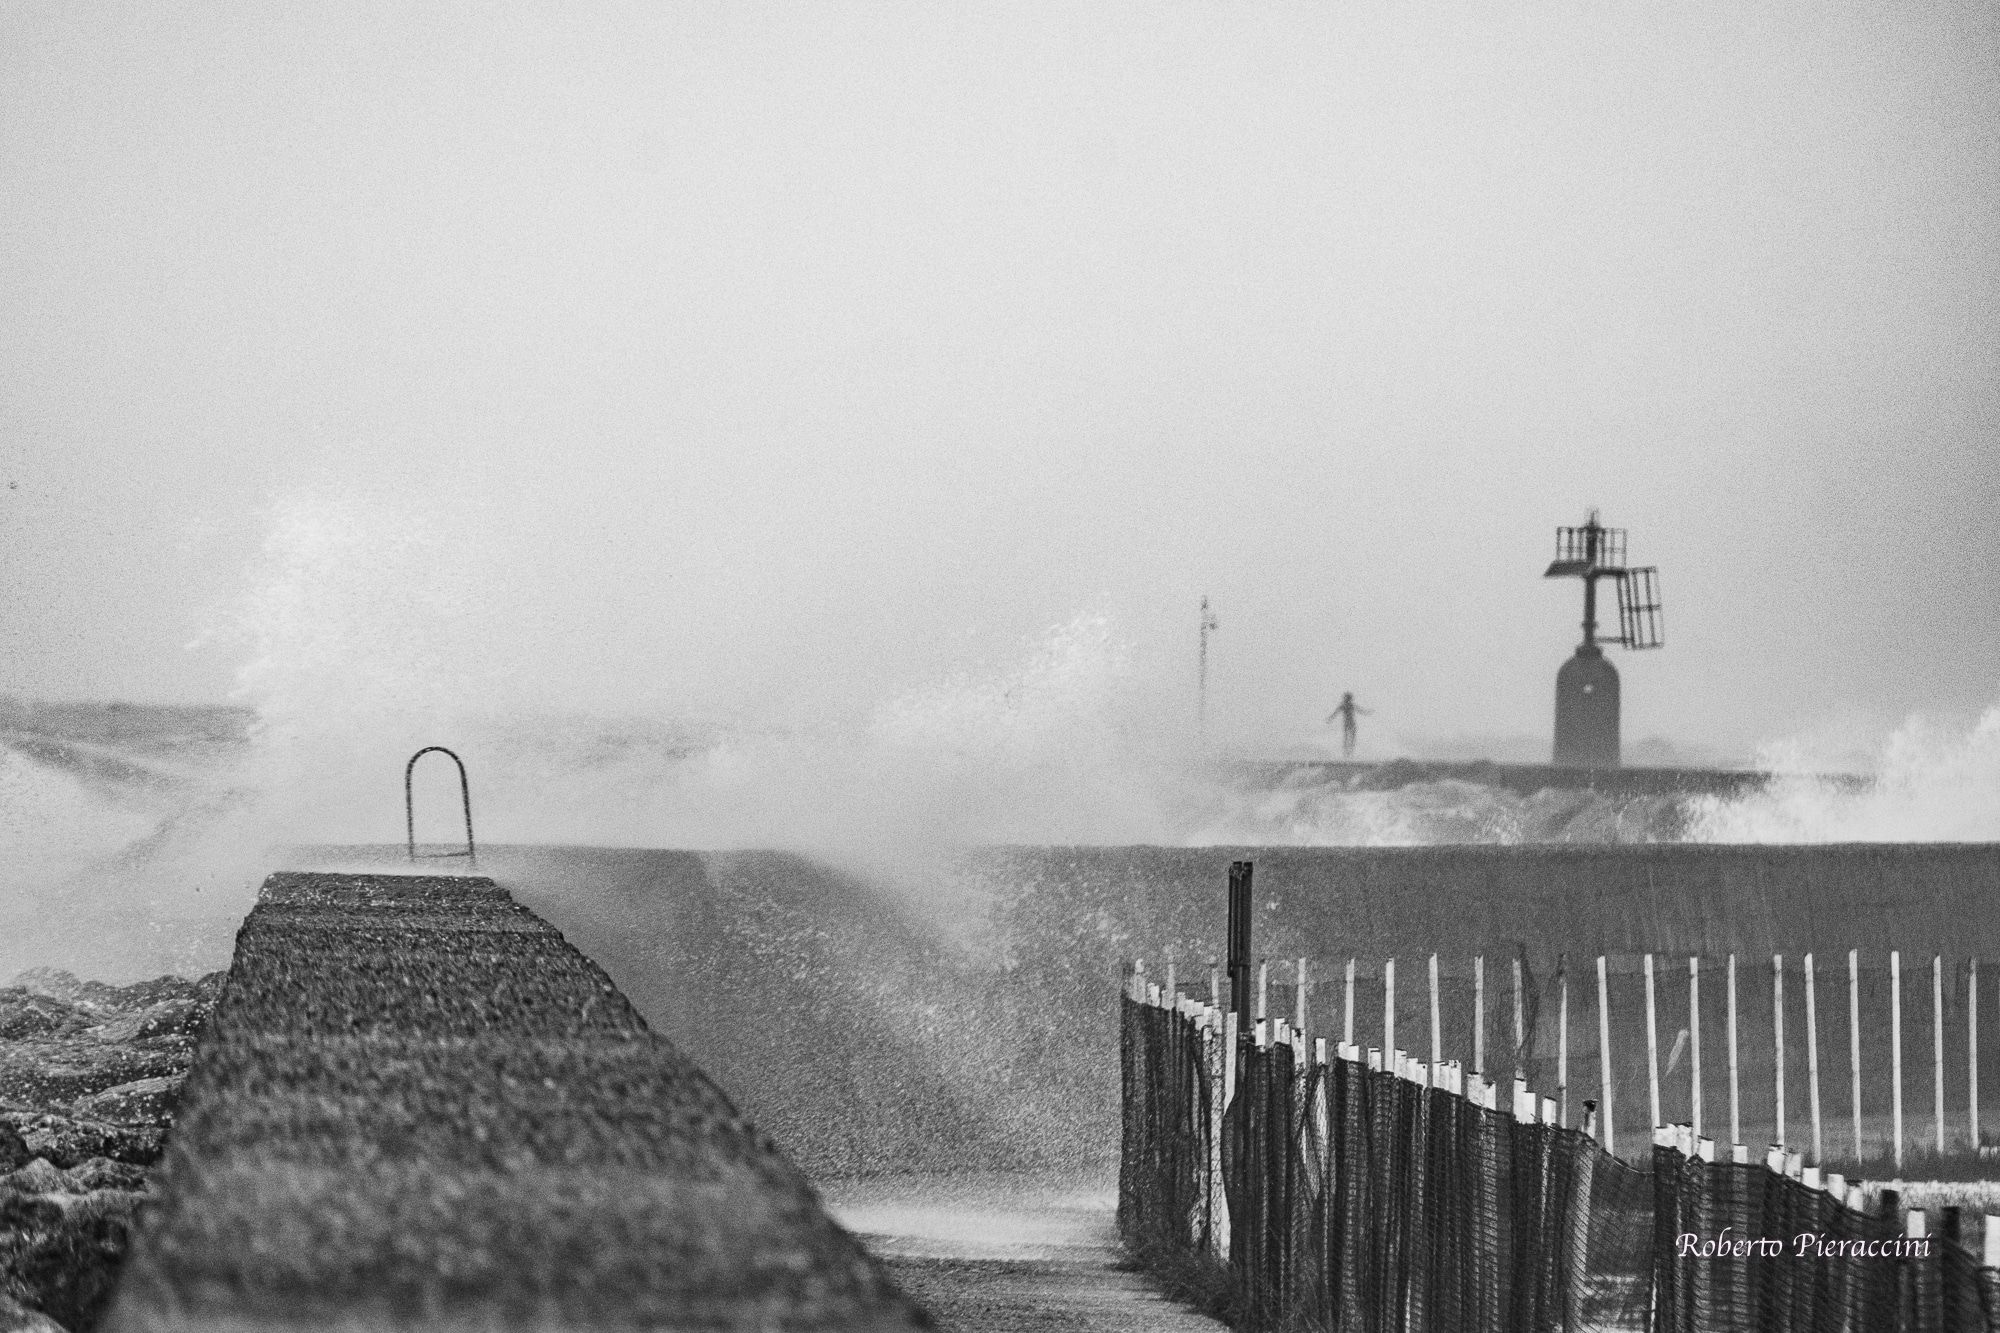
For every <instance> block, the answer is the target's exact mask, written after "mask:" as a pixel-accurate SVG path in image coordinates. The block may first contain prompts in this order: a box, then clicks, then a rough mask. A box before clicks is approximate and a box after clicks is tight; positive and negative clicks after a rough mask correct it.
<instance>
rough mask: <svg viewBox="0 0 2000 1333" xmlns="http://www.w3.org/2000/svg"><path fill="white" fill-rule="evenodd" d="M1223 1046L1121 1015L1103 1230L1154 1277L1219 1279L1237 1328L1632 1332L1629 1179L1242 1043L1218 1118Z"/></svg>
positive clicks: (1588, 1160) (1286, 1049) (1350, 1075)
mask: <svg viewBox="0 0 2000 1333" xmlns="http://www.w3.org/2000/svg"><path fill="white" fill-rule="evenodd" d="M1224 1047H1225V1042H1224V1040H1223V1039H1222V1037H1221V1036H1220V1034H1217V1033H1215V1032H1214V1031H1212V1030H1211V1029H1208V1028H1205V1027H1203V1026H1202V1025H1198V1024H1197V1023H1195V1022H1194V1021H1192V1020H1190V1019H1189V1018H1187V1017H1185V1016H1183V1015H1182V1014H1180V1013H1177V1012H1176V1011H1175V1010H1173V1009H1170V1008H1159V1007H1155V1006H1151V1005H1146V1004H1137V1003H1133V1002H1132V1001H1130V1000H1127V1001H1126V1002H1125V1005H1124V1041H1123V1051H1124V1082H1125V1090H1126V1096H1125V1100H1124V1107H1125V1125H1124V1128H1125V1148H1124V1155H1123V1158H1122V1161H1121V1172H1120V1178H1119V1223H1120V1227H1121V1229H1122V1231H1123V1232H1124V1234H1125V1236H1126V1238H1127V1241H1128V1243H1130V1244H1131V1245H1132V1246H1133V1247H1134V1249H1135V1250H1137V1251H1138V1252H1139V1253H1140V1254H1141V1256H1142V1257H1144V1258H1145V1259H1146V1260H1147V1262H1148V1263H1150V1264H1152V1265H1153V1266H1154V1267H1156V1268H1158V1267H1162V1266H1169V1267H1171V1266H1174V1265H1181V1266H1200V1265H1212V1266H1215V1267H1218V1268H1220V1267H1221V1266H1223V1265H1226V1267H1227V1272H1228V1274H1229V1276H1230V1278H1231V1279H1232V1281H1231V1288H1232V1293H1233V1297H1234V1300H1233V1302H1232V1304H1231V1306H1230V1309H1229V1311H1228V1313H1229V1314H1230V1316H1231V1320H1232V1322H1233V1323H1235V1324H1236V1326H1237V1327H1239V1328H1245V1329H1287V1330H1290V1329H1305V1330H1312V1329H1320V1330H1327V1331H1328V1333H1335V1331H1336V1330H1337V1331H1338V1333H1390V1331H1391V1330H1394V1331H1395V1333H1407V1331H1409V1330H1429V1329H1438V1330H1445V1329H1449V1330H1467V1331H1468V1333H1486V1331H1487V1330H1491V1331H1492V1333H1516V1331H1518V1333H1538V1331H1539V1330H1564V1331H1565V1333H1567V1331H1570V1330H1576V1331H1581V1330H1597V1329H1603V1330H1612V1329H1632V1330H1640V1329H1645V1328H1646V1327H1647V1320H1648V1313H1649V1309H1650V1305H1651V1294H1652V1279H1651V1274H1652V1264H1653V1227H1654V1218H1653V1195H1654V1193H1655V1191H1654V1186H1653V1182H1652V1179H1651V1175H1652V1172H1651V1170H1650V1169H1641V1168H1637V1167H1634V1166H1632V1165H1630V1164H1628V1163H1625V1162H1622V1161H1620V1160H1618V1159H1617V1158H1614V1157H1609V1156H1606V1155H1605V1154H1604V1153H1603V1151H1602V1150H1601V1149H1600V1148H1599V1147H1598V1145H1597V1144H1596V1142H1595V1141H1594V1140H1592V1139H1591V1138H1590V1137H1588V1136H1587V1135H1585V1134H1583V1133H1581V1132H1579V1131H1576V1130H1567V1129H1561V1128H1558V1127H1556V1126H1553V1125H1546V1124H1539V1123H1523V1122H1521V1121H1518V1120H1516V1119H1515V1118H1514V1117H1512V1116H1511V1115H1508V1114H1504V1113H1501V1112H1498V1111H1493V1110H1488V1109H1486V1108H1485V1107H1483V1106H1478V1105H1474V1104H1473V1103H1472V1102H1471V1101H1469V1100H1467V1099H1466V1098H1464V1097H1462V1096H1459V1095H1457V1094H1456V1093H1453V1092H1449V1091H1445V1090H1443V1089H1435V1088H1429V1087H1426V1086H1424V1085H1423V1084H1421V1083H1418V1082H1413V1081H1411V1080H1409V1079H1405V1078H1399V1077H1397V1076H1396V1075H1395V1074H1393V1073H1385V1072H1382V1071H1378V1070H1372V1069H1370V1068H1368V1067H1367V1066H1366V1065H1364V1064H1361V1063H1359V1062H1356V1061H1352V1060H1332V1061H1328V1062H1327V1063H1324V1064H1321V1063H1318V1062H1317V1061H1316V1060H1315V1059H1313V1058H1312V1057H1311V1055H1310V1054H1309V1053H1305V1052H1303V1051H1302V1050H1301V1049H1300V1048H1296V1047H1294V1046H1293V1045H1292V1044H1290V1043H1283V1042H1280V1043H1274V1044H1270V1045H1267V1046H1262V1047H1259V1046H1256V1045H1253V1044H1251V1043H1248V1042H1246V1043H1244V1045H1243V1047H1242V1049H1240V1050H1239V1051H1238V1052H1237V1067H1236V1070H1235V1075H1234V1078H1235V1087H1234V1089H1233V1091H1234V1096H1233V1097H1232V1098H1230V1099H1229V1102H1228V1105H1227V1108H1226V1109H1225V1108H1224V1106H1223V1098H1222V1095H1221V1094H1222V1092H1223V1090H1224V1089H1223V1085H1224V1084H1225V1083H1226V1082H1227V1081H1228V1077H1229V1071H1227V1070H1225V1069H1224V1067H1223V1066H1224ZM1218 1127H1219V1128H1220V1130H1221V1133H1220V1134H1216V1133H1214V1132H1213V1131H1214V1130H1215V1129H1216V1128H1218ZM1217 1182H1219V1188H1218V1184H1217Z"/></svg>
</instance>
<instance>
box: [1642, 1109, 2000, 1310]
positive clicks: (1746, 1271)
mask: <svg viewBox="0 0 2000 1333" xmlns="http://www.w3.org/2000/svg"><path fill="white" fill-rule="evenodd" d="M1653 1155H1654V1165H1653V1179H1654V1182H1655V1194H1654V1206H1653V1215H1654V1223H1653V1225H1654V1253H1655V1256H1656V1264H1655V1276H1654V1288H1655V1292H1656V1296H1657V1309H1656V1314H1657V1328H1658V1329H1659V1330H1660V1333H1706V1331H1707V1330H1724V1329H1731V1330H1733V1329H1776V1330H1811V1331H1812V1333H1821V1331H1822V1330H1826V1331H1829V1333H1830V1331H1832V1330H1840V1331H1841V1333H1849V1331H1850V1330H1851V1331H1852V1333H1875V1330H1882V1331H1883V1333H1986V1330H1988V1329H1989V1328H1993V1327H1996V1326H2000V1325H1996V1323H1995V1321H1994V1317H1993V1316H1994V1313H1995V1309H1996V1307H1995V1305H1994V1296H1995V1287H1994V1280H1995V1276H1996V1270H1993V1269H1982V1268H1981V1267H1980V1266H1979V1264H1978V1262H1977V1261H1976V1260H1974V1258H1973V1256H1972V1255H1971V1254H1970V1253H1969V1252H1968V1251H1967V1250H1966V1249H1965V1248H1964V1247H1963V1246H1961V1245H1960V1244H1959V1243H1958V1242H1957V1241H1956V1239H1955V1238H1953V1237H1951V1236H1950V1235H1948V1234H1945V1235H1930V1236H1925V1237H1922V1238H1912V1237H1910V1236H1909V1235H1908V1231H1909V1230H1910V1228H1909V1227H1908V1226H1907V1224H1906V1219H1905V1218H1904V1217H1903V1216H1902V1215H1901V1214H1900V1212H1899V1210H1897V1209H1895V1208H1893V1207H1891V1208H1889V1209H1885V1210H1884V1211H1883V1212H1881V1213H1877V1214H1871V1213H1867V1212H1863V1211H1862V1210H1860V1209H1858V1208H1850V1207H1848V1206H1847V1205H1846V1203H1844V1202H1843V1201H1841V1200H1840V1199H1839V1198H1837V1197H1836V1196H1835V1195H1834V1194H1832V1193H1829V1192H1827V1191H1826V1190H1823V1189H1819V1188H1815V1187H1812V1186H1809V1185H1807V1184H1805V1183H1803V1182H1801V1181H1799V1180H1795V1179H1792V1178H1790V1177H1788V1176H1786V1175H1783V1174H1780V1173H1778V1172H1776V1171H1771V1170H1767V1169H1766V1168H1765V1167H1764V1166H1763V1165H1762V1164H1746V1163H1733V1164H1732V1163H1718V1162H1708V1161H1703V1160H1702V1159H1701V1158H1700V1157H1699V1156H1690V1155H1687V1154H1684V1153H1682V1152H1680V1151H1678V1150H1676V1149H1675V1148H1672V1147H1656V1148H1655V1149H1654V1150H1653ZM1913 1216H1914V1215H1913Z"/></svg>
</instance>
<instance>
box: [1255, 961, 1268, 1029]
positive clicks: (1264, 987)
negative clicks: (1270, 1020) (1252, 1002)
mask: <svg viewBox="0 0 2000 1333" xmlns="http://www.w3.org/2000/svg"><path fill="white" fill-rule="evenodd" d="M1270 998H1271V960H1270V959H1268V958H1259V959H1258V960H1257V1021H1258V1022H1259V1023H1261V1022H1263V1021H1264V1019H1265V1011H1266V1008H1267V1005H1268V1001H1269V1000H1270Z"/></svg>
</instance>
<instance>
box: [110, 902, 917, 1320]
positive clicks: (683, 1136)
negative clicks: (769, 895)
mask: <svg viewBox="0 0 2000 1333" xmlns="http://www.w3.org/2000/svg"><path fill="white" fill-rule="evenodd" d="M162 1196H163V1197H162V1200H161V1202H160V1204H159V1205H158V1207H157V1208H156V1209H155V1210H153V1211H152V1212H151V1213H150V1214H149V1216H148V1217H147V1219H146V1221H145V1223H144V1225H143V1226H142V1227H141V1229H140V1231H139V1233H138V1234H137V1236H136V1237H135V1238H134V1243H133V1249H132V1253H131V1256H130V1259H129V1261H128V1266H127V1268H126V1271H125V1275H124V1278H123V1281H122V1284H121V1287H120V1289H119V1294H118V1296H117V1299H116V1303H115V1305H114V1307H113V1309H112V1312H111V1315H110V1317H109V1319H108V1321H107V1324H106V1327H108V1328H110V1329H114V1330H141V1329H145V1330H154V1329H170V1328H171V1329H185V1328H196V1327H199V1328H267V1327H276V1326H279V1325H283V1326H285V1327H288V1328H310V1327H324V1328H332V1327H341V1328H356V1327H371V1328H380V1327H407V1326H416V1325H422V1326H424V1327H467V1328H471V1327H478V1328H490V1327H499V1326H509V1327H526V1326H533V1327H536V1328H551V1329H553V1328H564V1327H576V1328H584V1327H588V1328H642V1327H643V1328H753V1327H754V1328H765V1327H785V1328H800V1329H871V1330H872V1329H911V1328H923V1327H929V1324H928V1321H927V1320H926V1319H925V1317H924V1316H923V1315H922V1314H921V1313H920V1312H919V1311H917V1310H916V1308H915V1307H914V1306H912V1305H911V1304H910V1303H909V1302H908V1301H907V1300H906V1299H905V1298H903V1297H902V1296H901V1295H900V1294H899V1293H898V1292H897V1291H896V1290H895V1288H894V1287H893V1285H892V1284H891V1283H890V1281H889V1280H888V1278H887V1277H886V1276H885V1275H884V1273H883V1271H882V1269H881V1268H880V1267H879V1265H877V1264H876V1263H875V1261H874V1260H872V1259H870V1258H869V1257H868V1256H867V1255H866V1254H865V1253H864V1252H863V1251H862V1249H861V1248H860V1246H859V1245H858V1243H857V1242H855V1241H854V1239H853V1238H852V1237H850V1236H849V1235H847V1234H846V1233H845V1232H843V1231H842V1230H841V1229H840V1228H839V1227H838V1226H836V1225H835V1224H834V1223H833V1221H832V1220H831V1219H830V1218H829V1217H828V1216H827V1215H826V1213H825V1212H824V1211H823V1210H822V1209H821V1207H820V1206H819V1203H818V1200H817V1199H816V1197H815V1195H814V1193H813V1191H812V1189H811V1188H810V1186H809V1185H808V1184H807V1182H806V1180H805V1178H804V1177H803V1176H801V1175H800V1173H799V1171H798V1170H797V1169H796V1168H795V1167H794V1166H793V1164H792V1163H791V1162H790V1161H789V1160H788V1159H787V1157H786V1155H785V1154H784V1153H783V1152H782V1151H781V1150H780V1149H779V1148H778V1147H777V1145H776V1144H775V1143H774V1142H773V1140H772V1139H770V1138H769V1137H768V1136H766V1135H765V1134H763V1133H761V1132H759V1131H758V1130H757V1129H755V1128H753V1127H752V1126H751V1125H750V1123H749V1122H748V1121H746V1120H745V1119H744V1117H743V1116H742V1115H740V1114H739V1113H738V1112H737V1110H736V1109H735V1107H734V1106H732V1105H731V1104H730V1101H729V1099H728V1098H726V1097H725V1096H724V1095H723V1094H722V1093H721V1092H720V1091H719V1090H718V1089H717V1088H716V1086H715V1085H714V1084H713V1083H712V1082H711V1081H710V1080H709V1079H708V1078H707V1077H706V1076H705V1075H704V1074H703V1073H702V1071H701V1070H700V1069H699V1068H697V1067H696V1065H695V1064H694V1063H692V1062H691V1061H689V1060H688V1059H687V1058H686V1057H685V1056H684V1055H683V1054H682V1053H681V1052H680V1051H678V1050H676V1049H675V1047H674V1046H673V1045H672V1044H671V1043H670V1042H668V1041H666V1040H664V1039H662V1038H661V1037H660V1036H659V1035H658V1034H656V1033H654V1032H652V1031H650V1030H649V1029H648V1027H647V1024H646V1023H645V1022H644V1021H643V1020H642V1018H641V1017H640V1015H639V1013H638V1012H637V1011H635V1010H634V1009H633V1007H632V1006H631V1005H630V1004H629V1003H628V1002H627V1001H626V999H625V997H624V996H623V995H621V994H620V993H619V991H618V989H617V987H616V986H615V985H613V984H612V982H611V980H610V979H609V978H608V977H607V976H606V975H605V973H604V972H603V970H602V969H600V968H599V967H598V966H597V965H595V964H594V963H592V962H591V961H590V960H589V959H587V958H585V957H584V956H583V955H581V954H580V953H578V952H577V951H576V950H575V949H574V948H572V947H571V946H570V945H569V944H567V943H566V942H565V941H564V940H563V938H562V936H561V935H559V934H558V933H557V932H556V931H555V930H554V929H552V928H551V927H550V926H549V925H548V924H547V923H545V922H544V921H542V920H540V919H538V918H537V917H536V916H534V915H533V914H532V913H530V912H528V911H526V910H524V909H523V908H521V907H520V906H518V905H517V904H516V903H514V902H513V901H512V900H511V899H510V898H509V897H508V895H507V894H506V893H505V892H504V891H503V890H501V889H499V888H497V887H495V886H494V885H493V883H492V882H491V881H490V880H485V879H479V878H471V877H452V878H442V877H415V876H386V875H285V874H280V875H274V876H272V878H271V879H270V880H269V881H268V882H267V883H266V885H265V888H264V891H263V893H262V895H261V898H260V901H259V904H258V906H257V908H256V909H255V910H254V911H253V912H252V913H251V915H250V917H249V919H248V920H247V921H246V922H245V923H244V926H243V929H242V931H241V933H240V934H239V936H238V939H237V947H236V956H235V960H234V963H233V965H232V967H231V969H230V973H229V979H228V982H227V985H226V987H225V989H224V992H223V995H222V999H221V1002H220V1005H219V1007H218V1009H217V1012H216V1014H215V1016H214V1018H213V1020H212V1022H211V1024H210V1026H209V1028H208V1030H207V1031H206V1032H205V1034H204V1035H203V1038H202V1042H201V1046H200V1048H199V1050H198V1053H197V1055H196V1060H195V1065H194V1068H193V1071H192V1072H191V1074H190V1075H189V1078H188V1082H187V1085H186V1088H185V1092H184V1097H183V1103H182V1108H181V1112H180V1115H179V1118H178V1120H177V1123H176V1125H175V1128H174V1132H173V1135H172V1138H171V1141H170V1145H169V1148H168V1154H167V1157H166V1160H165V1169H164V1173H163V1181H162Z"/></svg>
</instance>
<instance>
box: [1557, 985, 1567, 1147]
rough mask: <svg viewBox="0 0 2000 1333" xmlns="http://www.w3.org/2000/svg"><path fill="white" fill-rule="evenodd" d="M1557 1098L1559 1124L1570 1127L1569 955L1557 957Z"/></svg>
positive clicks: (1565, 1127)
mask: <svg viewBox="0 0 2000 1333" xmlns="http://www.w3.org/2000/svg"><path fill="white" fill-rule="evenodd" d="M1556 1003H1557V1004H1558V1005H1559V1006H1560V1007H1559V1008H1558V1009H1557V1010H1556V1098H1557V1100H1558V1101H1560V1102H1561V1103H1562V1106H1561V1109H1560V1110H1559V1111H1558V1112H1557V1116H1558V1119H1557V1122H1556V1123H1557V1124H1559V1125H1561V1126H1562V1127H1563V1128H1564V1129H1568V1128H1569V955H1567V954H1559V955H1557V957H1556Z"/></svg>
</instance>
